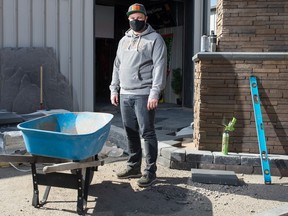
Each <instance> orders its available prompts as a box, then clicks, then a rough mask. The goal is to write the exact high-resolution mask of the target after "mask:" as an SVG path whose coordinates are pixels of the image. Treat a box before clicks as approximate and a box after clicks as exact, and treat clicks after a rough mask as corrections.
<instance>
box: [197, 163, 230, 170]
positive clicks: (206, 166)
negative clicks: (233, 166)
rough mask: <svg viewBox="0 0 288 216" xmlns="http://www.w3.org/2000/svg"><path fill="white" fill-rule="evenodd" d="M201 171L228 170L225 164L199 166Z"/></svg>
mask: <svg viewBox="0 0 288 216" xmlns="http://www.w3.org/2000/svg"><path fill="white" fill-rule="evenodd" d="M198 168H199V169H212V170H226V165H224V164H201V163H200V164H198Z"/></svg>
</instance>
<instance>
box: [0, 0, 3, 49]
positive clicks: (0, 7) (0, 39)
mask: <svg viewBox="0 0 288 216" xmlns="http://www.w3.org/2000/svg"><path fill="white" fill-rule="evenodd" d="M2 47H3V0H0V48H2Z"/></svg>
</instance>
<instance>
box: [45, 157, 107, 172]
mask: <svg viewBox="0 0 288 216" xmlns="http://www.w3.org/2000/svg"><path fill="white" fill-rule="evenodd" d="M103 165H104V161H103V160H96V161H89V162H67V163H58V164H53V165H50V166H45V167H44V168H43V172H44V173H45V174H46V173H52V172H59V171H65V170H73V169H83V168H87V167H96V166H103Z"/></svg>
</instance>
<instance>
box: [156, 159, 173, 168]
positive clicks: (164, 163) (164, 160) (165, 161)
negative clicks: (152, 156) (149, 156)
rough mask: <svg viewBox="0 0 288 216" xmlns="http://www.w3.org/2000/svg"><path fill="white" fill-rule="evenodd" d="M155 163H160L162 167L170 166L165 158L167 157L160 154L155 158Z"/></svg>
mask: <svg viewBox="0 0 288 216" xmlns="http://www.w3.org/2000/svg"><path fill="white" fill-rule="evenodd" d="M157 164H159V165H161V166H164V167H168V168H171V167H170V160H169V159H167V158H164V157H162V156H158V158H157Z"/></svg>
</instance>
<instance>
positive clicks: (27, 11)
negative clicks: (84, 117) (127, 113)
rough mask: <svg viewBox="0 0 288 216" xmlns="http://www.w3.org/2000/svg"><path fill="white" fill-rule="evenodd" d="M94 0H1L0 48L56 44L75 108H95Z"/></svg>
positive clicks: (61, 69)
mask: <svg viewBox="0 0 288 216" xmlns="http://www.w3.org/2000/svg"><path fill="white" fill-rule="evenodd" d="M93 10H94V0H85V1H83V0H0V48H2V47H53V49H54V51H55V53H56V56H57V59H58V61H59V67H60V72H61V73H62V74H63V75H64V76H65V77H66V78H67V79H68V81H69V83H70V84H72V88H73V109H74V110H75V111H78V110H79V111H93V109H94V92H93V84H94V66H93V58H94V35H93V34H94V33H93V23H94V21H93V19H94V16H93V15H94V12H93Z"/></svg>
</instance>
